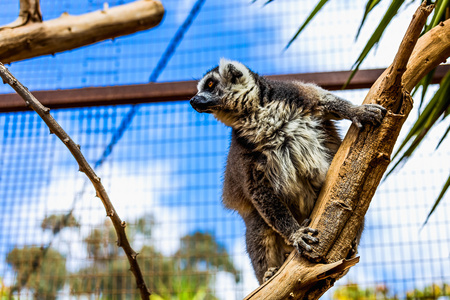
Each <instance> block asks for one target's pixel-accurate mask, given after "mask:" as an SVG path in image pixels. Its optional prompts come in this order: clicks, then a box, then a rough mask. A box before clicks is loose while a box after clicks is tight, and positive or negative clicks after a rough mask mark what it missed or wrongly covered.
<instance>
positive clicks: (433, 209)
mask: <svg viewBox="0 0 450 300" xmlns="http://www.w3.org/2000/svg"><path fill="white" fill-rule="evenodd" d="M449 186H450V175H449V176H448V178H447V182H445V184H444V186H443V187H442V190H441V193H440V194H439V196H438V197H437V199H436V201H435V202H434V204H433V207H432V208H431V210H430V212H429V213H428V216H427V218H426V220H425V222H424V223H423V225H422V227H423V226H425V224H427V222H428V220H429V219H430V216H431V215H432V214H433V213H434V211H435V210H436V207H437V206H438V205H439V202H441V200H442V198H444V195H445V193H446V192H447V190H448V187H449Z"/></svg>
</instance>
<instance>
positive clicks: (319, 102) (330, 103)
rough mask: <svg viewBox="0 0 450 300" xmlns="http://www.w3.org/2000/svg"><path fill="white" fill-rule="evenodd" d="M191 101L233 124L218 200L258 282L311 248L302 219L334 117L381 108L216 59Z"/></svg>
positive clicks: (355, 118) (322, 166) (310, 232)
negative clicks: (229, 213)
mask: <svg viewBox="0 0 450 300" xmlns="http://www.w3.org/2000/svg"><path fill="white" fill-rule="evenodd" d="M197 88H198V93H197V94H196V95H195V96H194V97H193V98H192V99H191V100H190V103H191V105H192V107H193V108H194V109H195V110H196V111H198V112H201V113H203V112H204V113H211V114H213V115H214V116H215V117H216V118H217V119H218V120H219V121H221V122H223V123H224V124H225V125H227V126H229V127H231V128H232V133H231V144H230V148H229V153H228V158H227V164H226V170H225V176H224V182H223V195H222V201H223V204H224V205H225V207H227V208H229V209H232V210H235V211H237V212H238V213H239V214H240V215H241V217H242V218H243V220H244V222H245V225H246V248H247V252H248V254H249V256H250V259H251V262H252V265H253V268H254V270H255V274H256V277H257V279H258V281H259V283H260V284H261V283H263V282H264V281H266V280H267V279H268V278H270V277H271V276H272V275H273V274H275V272H276V271H277V270H278V268H279V267H280V266H281V265H282V264H283V262H284V260H285V258H286V257H287V255H288V254H289V253H290V252H291V251H292V250H293V249H297V250H298V251H299V252H300V253H302V252H303V251H311V250H312V248H311V247H312V246H313V244H314V243H317V242H318V239H317V237H316V236H315V235H316V234H317V231H316V230H315V229H312V228H310V227H308V224H307V222H308V218H309V216H310V214H311V211H312V209H313V207H314V204H315V201H316V199H317V197H318V194H319V191H320V189H321V187H322V184H323V183H324V180H325V176H326V173H327V170H328V167H329V165H330V163H331V160H332V159H333V156H334V154H335V153H336V151H337V150H338V147H339V145H340V143H341V139H340V137H339V135H338V132H337V129H336V127H335V124H334V120H338V119H349V120H351V121H352V122H353V124H355V125H356V126H357V127H358V128H362V127H363V124H364V123H372V124H375V125H376V124H379V123H380V122H381V120H382V119H383V116H384V114H385V112H386V110H385V109H384V108H383V107H382V106H380V105H377V104H365V105H353V104H352V103H350V102H349V101H347V100H344V99H342V98H340V97H338V96H336V95H333V94H331V93H330V92H328V91H326V90H324V89H322V88H320V87H319V86H317V85H315V84H311V83H303V82H298V81H290V82H288V81H274V80H270V79H268V78H265V77H263V76H260V75H258V74H256V73H254V72H252V71H251V70H250V69H249V68H247V67H246V66H244V65H243V64H242V63H239V62H236V61H230V60H227V59H221V60H220V63H219V66H217V67H215V68H214V69H212V70H210V71H209V72H207V73H206V74H205V75H204V77H203V78H202V79H201V80H200V81H199V82H198V85H197Z"/></svg>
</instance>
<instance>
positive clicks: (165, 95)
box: [0, 65, 450, 112]
mask: <svg viewBox="0 0 450 300" xmlns="http://www.w3.org/2000/svg"><path fill="white" fill-rule="evenodd" d="M383 71H384V69H372V70H360V71H358V72H357V73H356V75H355V77H354V78H353V79H352V82H351V83H350V84H349V85H348V86H347V89H362V88H370V87H371V86H372V84H373V83H374V82H375V80H376V79H377V78H378V77H379V76H380V75H381V73H382V72H383ZM448 71H450V65H443V66H439V67H438V68H437V70H436V72H435V74H434V77H433V83H438V82H439V81H440V80H441V79H442V78H443V77H444V75H445V74H446V73H447V72H448ZM349 75H350V71H339V72H322V73H303V74H286V75H271V76H267V77H268V78H271V79H275V80H299V81H305V82H314V83H316V84H318V85H320V86H321V87H323V88H325V89H327V90H339V89H341V87H342V86H343V85H344V83H345V82H346V81H347V79H348V77H349ZM196 92H197V81H176V82H163V83H148V84H138V85H123V86H120V85H119V86H108V87H87V88H82V89H67V90H49V91H33V95H34V96H35V97H36V98H37V99H39V101H40V102H41V103H42V104H43V105H45V106H47V107H50V108H67V107H85V106H101V105H117V104H136V103H152V102H166V101H179V100H188V99H190V98H191V97H192V96H193V95H195V93H196ZM26 110H29V109H28V108H27V107H26V106H25V103H24V101H23V100H22V99H21V98H20V97H19V95H17V94H15V93H12V94H2V95H0V112H13V111H26Z"/></svg>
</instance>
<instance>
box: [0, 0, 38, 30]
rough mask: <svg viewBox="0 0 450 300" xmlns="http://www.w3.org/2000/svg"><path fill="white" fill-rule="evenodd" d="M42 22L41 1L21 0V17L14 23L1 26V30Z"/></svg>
mask: <svg viewBox="0 0 450 300" xmlns="http://www.w3.org/2000/svg"><path fill="white" fill-rule="evenodd" d="M29 22H31V23H35V22H42V13H41V6H40V4H39V0H20V9H19V17H18V18H17V19H16V20H15V21H14V22H12V23H9V24H7V25H5V26H0V30H1V29H4V28H16V27H20V26H23V25H26V24H27V23H29Z"/></svg>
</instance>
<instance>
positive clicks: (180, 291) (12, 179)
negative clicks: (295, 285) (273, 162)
mask: <svg viewBox="0 0 450 300" xmlns="http://www.w3.org/2000/svg"><path fill="white" fill-rule="evenodd" d="M109 2H110V5H111V6H112V5H119V4H121V3H124V2H130V1H109ZM41 4H42V11H43V14H44V19H50V18H54V17H57V16H58V15H60V14H61V13H62V12H63V11H68V12H69V13H72V14H80V13H83V12H88V11H92V10H96V9H101V8H102V7H103V1H42V3H41ZM163 4H164V5H165V8H166V10H167V14H166V17H165V20H164V22H163V23H162V24H161V25H160V27H158V28H156V29H154V30H151V31H148V32H143V33H138V34H135V35H133V36H130V37H124V38H120V39H117V40H115V41H106V42H102V43H99V44H97V45H94V46H90V47H85V48H82V49H78V50H74V51H70V52H68V53H61V54H56V55H55V56H54V57H52V56H49V57H42V58H36V59H32V60H28V61H23V62H17V63H13V64H12V65H11V66H10V70H11V71H12V72H13V73H14V74H15V75H16V77H17V78H18V79H19V80H21V81H22V82H23V83H24V84H25V85H27V86H28V87H29V88H30V89H32V90H40V89H57V88H64V89H66V88H74V87H86V86H101V85H122V84H135V83H145V82H148V81H149V78H150V75H151V74H152V72H153V70H155V68H156V66H157V65H158V61H160V60H161V59H162V57H163V56H164V55H165V54H164V53H167V51H166V49H167V47H168V45H169V44H170V41H171V40H173V38H174V36H175V35H176V32H177V30H178V29H179V28H180V26H181V25H182V24H183V23H184V21H185V20H186V18H187V17H188V15H189V13H190V12H191V11H192V10H191V8H192V7H193V6H194V5H195V1H165V2H164V3H163ZM313 5H314V4H313V3H304V4H303V2H302V5H300V4H299V2H298V1H282V0H277V1H275V2H274V3H271V4H268V5H266V6H263V5H262V3H261V4H259V5H258V3H256V4H250V3H249V2H244V1H238V0H233V1H227V2H225V1H224V2H216V1H214V2H213V1H206V2H205V3H204V4H203V6H202V7H201V9H200V11H199V12H198V15H197V16H196V18H195V20H194V21H193V23H192V25H191V26H190V28H189V29H188V30H186V32H185V34H184V36H183V38H182V39H181V42H180V43H179V44H178V46H177V47H176V49H175V52H173V53H172V54H171V55H172V56H171V57H170V59H169V60H168V63H167V65H166V66H165V67H164V68H163V69H162V72H161V73H160V75H159V77H157V78H156V79H155V80H156V81H175V80H186V79H189V80H190V79H193V78H199V77H200V76H201V75H202V74H203V73H204V71H206V70H207V69H208V68H210V67H212V66H213V65H215V64H217V62H218V60H219V58H220V57H230V58H233V59H238V60H241V61H243V62H244V63H246V64H248V65H249V66H250V67H251V68H252V69H254V70H255V71H258V72H260V73H263V74H285V73H291V72H293V73H300V72H307V71H332V70H341V69H348V68H349V67H350V66H351V64H352V63H353V59H354V58H355V57H356V55H357V54H358V53H357V50H355V49H357V47H358V44H357V45H356V46H355V44H354V43H353V37H354V31H355V30H356V28H357V24H359V21H360V16H362V11H363V5H364V3H363V2H360V1H359V2H358V3H357V4H354V2H351V1H338V2H331V3H330V4H329V6H328V7H327V10H326V12H325V14H326V15H325V16H324V19H325V20H326V22H317V23H315V24H313V25H312V27H311V28H310V29H308V30H309V31H308V32H305V36H303V37H302V39H301V41H299V42H298V43H296V44H294V46H293V47H292V48H290V49H288V50H286V51H285V52H283V48H284V46H285V45H286V43H287V41H288V40H289V38H290V37H291V36H292V34H293V33H294V32H295V30H296V29H297V26H298V25H299V22H300V21H299V20H302V19H304V16H306V14H307V12H308V11H309V10H310V9H312V7H313ZM17 7H18V3H17V1H15V0H14V1H12V0H8V1H2V2H1V3H0V21H1V23H8V22H10V21H12V20H13V19H14V18H15V16H16V15H17V13H18V9H17ZM380 11H381V8H380ZM355 15H357V16H358V17H357V18H356V17H354V16H355ZM349 16H353V17H349ZM410 16H411V14H409V15H407V16H406V17H400V18H399V19H398V20H397V25H398V26H400V27H402V28H405V27H406V25H407V21H409V19H410ZM405 20H407V21H406V22H405ZM355 24H356V25H355ZM332 28H333V32H335V34H333V36H332V37H330V36H329V34H327V32H329V31H331V29H332ZM336 28H341V29H338V30H335V29H336ZM367 30H369V29H367ZM399 31H400V30H399ZM394 35H395V34H394ZM400 35H401V33H400ZM389 38H390V37H388V38H387V39H389ZM391 38H392V37H391ZM383 45H386V42H384V44H383V42H382V44H381V45H380V46H379V50H378V53H377V54H376V55H374V56H373V57H372V58H371V59H370V61H368V63H367V65H366V66H365V67H383V66H386V64H388V63H389V62H390V58H389V57H390V56H393V54H392V53H390V52H389V53H388V52H383V51H387V50H384V48H383ZM355 51H356V54H355ZM391 54H392V55H391ZM380 57H381V58H382V59H380ZM0 92H3V93H6V92H11V90H10V89H9V88H8V87H7V86H1V87H0ZM366 92H367V91H364V90H361V91H343V92H337V93H339V94H340V95H341V96H343V97H344V98H347V99H349V100H352V101H354V102H355V103H359V102H361V100H362V99H363V98H364V96H365V93H366ZM52 113H53V114H54V116H55V118H56V119H57V121H58V122H59V123H60V124H61V125H62V127H63V128H65V129H66V131H67V132H68V133H69V134H70V135H71V136H72V138H73V139H74V140H75V141H76V142H77V143H79V144H80V145H81V149H82V151H83V153H84V155H85V156H86V158H87V160H88V161H89V162H90V163H91V164H92V165H95V166H96V171H97V173H98V174H99V176H100V177H101V178H102V182H103V184H104V185H105V187H106V189H107V190H108V192H109V194H110V197H111V199H112V201H113V203H114V205H115V207H116V210H117V212H118V213H119V214H120V216H121V218H122V219H124V220H125V221H126V222H127V224H128V225H127V233H128V235H129V237H130V239H131V242H132V245H133V248H135V250H136V251H137V252H139V253H140V255H139V256H138V260H139V262H140V264H141V267H142V269H143V272H144V276H145V279H146V281H147V283H148V285H149V286H150V288H151V289H152V291H153V292H154V297H155V299H158V297H161V298H162V299H217V298H218V299H241V298H243V297H244V296H245V295H246V294H248V293H249V292H250V291H251V290H253V289H254V288H256V287H257V282H256V279H255V278H254V275H253V271H252V269H251V266H250V263H249V260H248V258H247V254H246V252H245V242H244V234H245V228H244V224H243V222H242V221H241V219H240V218H239V216H237V215H236V214H234V213H232V212H230V211H226V210H224V208H223V207H222V205H221V200H220V197H221V182H222V173H223V170H224V166H225V159H226V154H227V150H228V144H229V134H230V130H229V129H228V128H227V127H225V126H224V125H222V124H219V123H218V122H217V121H216V120H214V118H212V117H211V116H209V115H205V114H198V113H195V112H194V111H193V110H192V109H191V108H190V106H189V104H188V103H187V102H183V101H180V102H172V103H156V104H140V105H137V106H132V105H122V106H103V107H91V108H77V109H61V110H55V111H52ZM414 114H415V113H414V112H413V113H412V114H411V117H410V121H409V126H410V125H411V122H412V121H413V118H414ZM346 125H348V124H346ZM445 125H446V124H441V125H440V126H439V127H438V128H437V129H436V132H435V134H434V135H432V136H431V137H429V138H428V140H427V142H426V143H425V144H424V145H423V146H422V147H421V148H420V152H418V153H417V154H416V155H415V157H414V158H412V159H411V160H410V161H409V162H408V164H406V165H405V166H404V167H403V168H402V169H401V170H400V171H399V172H397V173H396V174H394V175H393V176H391V177H389V178H388V179H387V180H386V181H385V182H384V183H382V185H381V186H380V188H379V190H378V192H377V194H376V195H375V198H374V200H373V201H372V205H371V208H370V209H369V212H368V214H367V216H366V227H365V231H364V233H363V237H362V241H361V245H360V247H359V255H360V256H361V262H360V263H359V264H358V265H357V266H355V267H353V268H352V269H351V270H350V272H349V273H348V274H347V276H346V277H344V278H343V279H342V280H341V281H339V282H338V283H337V284H336V287H335V288H333V289H332V290H330V291H329V292H328V293H327V294H326V295H325V296H324V297H323V298H324V299H332V298H334V299H362V298H364V297H365V298H366V299H394V298H395V299H407V298H408V299H436V298H438V297H439V296H443V297H445V296H446V297H449V294H450V291H449V287H448V285H447V284H449V283H450V271H449V270H450V259H449V255H450V249H449V245H450V221H449V220H448V217H447V216H448V214H449V212H450V207H449V205H450V204H449V202H448V200H449V199H448V196H447V197H445V198H444V199H443V200H442V202H441V204H440V206H439V209H438V211H437V212H436V213H435V214H434V215H433V216H432V218H431V219H430V220H429V222H428V223H427V224H426V225H425V226H423V227H422V225H423V222H424V221H425V218H426V215H427V214H428V212H429V210H430V209H431V206H432V204H433V202H434V199H435V198H436V197H437V195H438V194H439V191H440V189H441V187H442V185H443V184H444V181H445V179H446V178H447V176H448V172H449V164H448V161H449V158H450V152H449V150H448V149H449V148H448V141H446V142H444V144H443V145H441V146H440V147H439V149H438V150H436V151H435V149H434V148H435V147H436V145H437V143H438V139H439V137H440V136H441V135H442V134H443V133H444V131H445V128H446V126H445ZM409 126H408V124H407V125H405V128H408V127H409ZM0 127H1V128H2V129H3V131H2V134H1V135H0V166H1V171H2V172H0V295H1V297H0V298H2V297H4V298H6V299H8V298H9V297H11V298H13V299H18V298H20V299H33V298H34V299H55V298H57V299H71V298H74V299H99V298H100V299H134V298H138V297H139V295H138V291H137V289H136V287H135V283H134V279H133V277H132V274H131V272H130V271H129V270H128V268H129V267H128V264H127V261H126V258H125V256H124V255H123V252H122V250H121V249H119V248H117V246H116V244H115V241H116V237H115V234H114V232H113V231H112V226H111V224H110V222H109V220H108V218H106V216H105V215H106V213H105V211H104V208H103V206H102V204H101V202H100V200H99V199H98V198H96V197H95V191H94V189H93V187H92V186H91V185H90V183H88V182H87V180H86V179H85V178H84V176H83V174H81V173H79V172H78V166H77V164H76V162H75V161H74V160H73V158H72V157H71V156H70V153H69V152H68V151H67V149H66V148H65V147H64V145H63V144H62V143H61V142H60V141H59V140H57V139H56V137H54V136H53V135H50V134H49V130H48V129H47V128H46V126H45V124H44V123H43V122H42V121H41V120H40V119H39V117H38V116H37V115H36V114H35V113H33V112H15V113H2V114H0ZM344 127H345V126H344ZM343 131H344V129H343ZM445 143H447V144H445Z"/></svg>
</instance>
